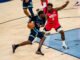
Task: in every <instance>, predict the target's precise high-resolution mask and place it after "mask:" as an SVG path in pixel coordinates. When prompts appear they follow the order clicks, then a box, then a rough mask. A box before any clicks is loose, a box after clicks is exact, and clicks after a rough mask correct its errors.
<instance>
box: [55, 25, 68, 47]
mask: <svg viewBox="0 0 80 60" xmlns="http://www.w3.org/2000/svg"><path fill="white" fill-rule="evenodd" d="M56 31H57V32H59V33H60V34H61V39H62V47H63V48H68V47H67V45H66V43H65V34H64V31H63V29H62V27H61V26H60V27H58V28H57V29H56Z"/></svg>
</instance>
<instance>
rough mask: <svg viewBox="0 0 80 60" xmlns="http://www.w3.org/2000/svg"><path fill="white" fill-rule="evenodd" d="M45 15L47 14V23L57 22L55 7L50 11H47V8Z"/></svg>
mask: <svg viewBox="0 0 80 60" xmlns="http://www.w3.org/2000/svg"><path fill="white" fill-rule="evenodd" d="M47 16H48V23H57V22H58V14H57V12H56V11H55V9H53V12H52V13H49V12H48V10H47Z"/></svg>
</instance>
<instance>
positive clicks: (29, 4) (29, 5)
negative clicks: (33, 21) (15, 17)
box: [23, 1, 33, 18]
mask: <svg viewBox="0 0 80 60" xmlns="http://www.w3.org/2000/svg"><path fill="white" fill-rule="evenodd" d="M30 7H32V1H31V2H30V1H29V2H28V3H26V2H25V1H23V11H24V13H25V15H26V16H28V17H29V18H31V15H30V14H29V11H28V8H30ZM32 12H33V11H32Z"/></svg>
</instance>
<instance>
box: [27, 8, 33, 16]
mask: <svg viewBox="0 0 80 60" xmlns="http://www.w3.org/2000/svg"><path fill="white" fill-rule="evenodd" d="M28 9H29V12H30V13H31V17H33V16H34V13H33V8H32V7H30V8H28Z"/></svg>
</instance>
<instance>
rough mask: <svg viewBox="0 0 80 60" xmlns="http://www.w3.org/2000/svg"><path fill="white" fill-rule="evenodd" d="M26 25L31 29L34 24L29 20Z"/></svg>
mask: <svg viewBox="0 0 80 60" xmlns="http://www.w3.org/2000/svg"><path fill="white" fill-rule="evenodd" d="M27 26H28V28H29V29H33V28H34V27H35V24H34V23H33V22H29V23H28V25H27Z"/></svg>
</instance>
